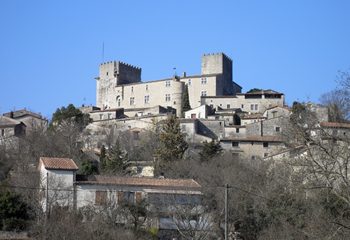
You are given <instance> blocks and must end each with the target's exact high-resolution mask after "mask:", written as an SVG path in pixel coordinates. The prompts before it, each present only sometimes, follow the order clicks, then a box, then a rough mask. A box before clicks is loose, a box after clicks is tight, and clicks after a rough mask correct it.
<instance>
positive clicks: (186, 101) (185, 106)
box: [182, 85, 191, 115]
mask: <svg viewBox="0 0 350 240" xmlns="http://www.w3.org/2000/svg"><path fill="white" fill-rule="evenodd" d="M188 110H191V105H190V97H189V94H188V86H187V85H185V88H184V92H183V95H182V115H184V113H185V112H186V111H188Z"/></svg>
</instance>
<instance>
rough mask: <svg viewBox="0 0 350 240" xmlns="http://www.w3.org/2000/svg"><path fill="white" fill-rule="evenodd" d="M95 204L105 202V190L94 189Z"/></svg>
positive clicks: (104, 203) (103, 203)
mask: <svg viewBox="0 0 350 240" xmlns="http://www.w3.org/2000/svg"><path fill="white" fill-rule="evenodd" d="M95 204H96V205H99V206H101V205H106V204H107V192H106V191H96V196H95Z"/></svg>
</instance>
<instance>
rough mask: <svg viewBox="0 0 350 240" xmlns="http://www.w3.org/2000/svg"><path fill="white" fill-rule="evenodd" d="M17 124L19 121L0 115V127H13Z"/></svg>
mask: <svg viewBox="0 0 350 240" xmlns="http://www.w3.org/2000/svg"><path fill="white" fill-rule="evenodd" d="M18 124H21V122H20V121H17V120H15V119H12V118H9V117H5V116H0V127H14V126H16V125H18Z"/></svg>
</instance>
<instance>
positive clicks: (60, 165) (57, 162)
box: [40, 157, 79, 170]
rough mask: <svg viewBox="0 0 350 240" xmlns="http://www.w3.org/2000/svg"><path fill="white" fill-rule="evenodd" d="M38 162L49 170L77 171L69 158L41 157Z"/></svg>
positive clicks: (76, 167)
mask: <svg viewBox="0 0 350 240" xmlns="http://www.w3.org/2000/svg"><path fill="white" fill-rule="evenodd" d="M40 162H41V163H42V164H43V165H44V167H45V168H46V169H50V170H78V169H79V168H78V166H77V165H76V164H75V162H74V161H73V160H72V159H70V158H51V157H41V158H40Z"/></svg>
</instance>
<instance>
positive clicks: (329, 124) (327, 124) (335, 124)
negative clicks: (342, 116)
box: [320, 122, 350, 128]
mask: <svg viewBox="0 0 350 240" xmlns="http://www.w3.org/2000/svg"><path fill="white" fill-rule="evenodd" d="M320 125H321V127H328V128H350V123H340V122H321V123H320Z"/></svg>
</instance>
